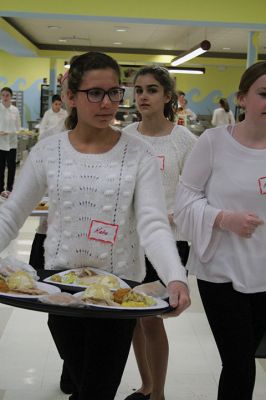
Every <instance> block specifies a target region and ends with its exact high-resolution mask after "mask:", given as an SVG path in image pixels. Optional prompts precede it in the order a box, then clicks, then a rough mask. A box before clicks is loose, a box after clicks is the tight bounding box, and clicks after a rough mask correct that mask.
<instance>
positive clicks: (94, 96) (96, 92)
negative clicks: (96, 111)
mask: <svg viewBox="0 0 266 400" xmlns="http://www.w3.org/2000/svg"><path fill="white" fill-rule="evenodd" d="M104 94H105V91H104V90H103V89H90V90H88V91H87V97H88V100H89V101H90V102H92V103H99V102H100V101H102V99H103V97H104Z"/></svg>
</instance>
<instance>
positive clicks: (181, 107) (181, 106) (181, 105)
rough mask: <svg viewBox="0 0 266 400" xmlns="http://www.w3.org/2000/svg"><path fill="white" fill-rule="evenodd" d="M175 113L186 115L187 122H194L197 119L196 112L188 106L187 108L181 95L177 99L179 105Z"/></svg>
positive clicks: (185, 101)
mask: <svg viewBox="0 0 266 400" xmlns="http://www.w3.org/2000/svg"><path fill="white" fill-rule="evenodd" d="M177 114H178V115H185V116H187V117H188V119H189V122H195V121H196V120H197V114H195V113H194V112H193V111H192V110H191V109H190V108H188V106H187V99H186V98H185V97H182V96H181V97H180V99H179V107H178V109H177Z"/></svg>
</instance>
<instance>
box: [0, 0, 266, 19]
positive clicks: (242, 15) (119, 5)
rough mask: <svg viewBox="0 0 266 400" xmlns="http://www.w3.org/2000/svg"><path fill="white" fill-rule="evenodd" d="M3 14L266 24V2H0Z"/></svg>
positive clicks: (174, 0)
mask: <svg viewBox="0 0 266 400" xmlns="http://www.w3.org/2000/svg"><path fill="white" fill-rule="evenodd" d="M1 10H2V11H14V12H19V11H21V12H28V13H52V14H66V15H68V14H71V15H72V14H74V15H83V16H86V15H89V16H102V15H104V16H109V17H110V16H115V17H131V18H146V19H147V18H157V19H169V20H173V19H176V20H188V21H189V20H191V21H220V22H238V23H256V24H258V23H266V13H265V0H253V1H246V0H243V1H241V2H240V1H231V0H223V1H220V2H215V3H214V2H213V0H205V1H204V3H200V2H199V1H198V0H187V1H183V2H182V1H177V0H164V1H163V2H162V1H161V0H145V1H143V0H135V1H134V2H133V3H132V1H131V0H115V1H110V0H102V1H101V2H97V1H95V0H75V1H66V0H56V1H54V0H46V1H45V2H41V1H36V0H23V1H22V0H12V1H10V0H7V1H4V0H1Z"/></svg>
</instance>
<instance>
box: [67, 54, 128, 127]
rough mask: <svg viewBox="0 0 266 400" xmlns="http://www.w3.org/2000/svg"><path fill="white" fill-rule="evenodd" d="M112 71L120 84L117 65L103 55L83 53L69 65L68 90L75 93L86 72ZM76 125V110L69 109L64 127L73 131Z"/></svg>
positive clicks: (110, 58)
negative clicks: (109, 69) (96, 70)
mask: <svg viewBox="0 0 266 400" xmlns="http://www.w3.org/2000/svg"><path fill="white" fill-rule="evenodd" d="M106 68H111V69H113V70H114V71H115V72H116V74H117V76H118V79H119V83H120V82H121V74H120V68H119V65H118V63H117V62H116V61H115V60H114V59H113V58H112V57H110V56H108V55H107V54H104V53H99V52H94V51H91V52H89V53H84V54H82V55H81V56H78V57H75V58H74V59H73V61H72V62H71V64H70V69H69V73H68V89H70V90H71V92H72V93H73V94H76V93H77V90H78V89H79V88H80V85H81V82H82V79H83V76H84V74H85V73H86V72H88V71H92V70H95V69H106ZM77 123H78V116H77V110H76V108H75V107H73V108H72V109H71V112H70V114H69V116H68V117H67V119H66V122H65V125H66V127H67V128H68V129H74V128H75V127H76V125H77Z"/></svg>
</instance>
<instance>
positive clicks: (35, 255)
mask: <svg viewBox="0 0 266 400" xmlns="http://www.w3.org/2000/svg"><path fill="white" fill-rule="evenodd" d="M45 239H46V235H45V234H42V233H35V236H34V239H33V242H32V246H31V252H30V260H29V264H30V265H31V266H32V267H33V268H35V269H44V247H43V244H44V241H45Z"/></svg>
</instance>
